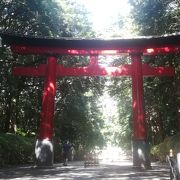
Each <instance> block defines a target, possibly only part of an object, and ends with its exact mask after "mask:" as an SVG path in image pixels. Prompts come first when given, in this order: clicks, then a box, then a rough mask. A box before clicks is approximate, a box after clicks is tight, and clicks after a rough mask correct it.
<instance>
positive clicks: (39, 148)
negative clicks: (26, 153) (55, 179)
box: [35, 139, 54, 167]
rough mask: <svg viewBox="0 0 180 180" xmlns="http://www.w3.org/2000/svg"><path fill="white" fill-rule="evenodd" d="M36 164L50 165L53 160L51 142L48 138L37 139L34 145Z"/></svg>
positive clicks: (39, 165) (40, 165) (41, 165)
mask: <svg viewBox="0 0 180 180" xmlns="http://www.w3.org/2000/svg"><path fill="white" fill-rule="evenodd" d="M35 155H36V164H37V166H38V167H51V166H53V161H54V150H53V143H52V141H50V140H47V139H44V140H39V139H38V140H37V141H36V147H35Z"/></svg>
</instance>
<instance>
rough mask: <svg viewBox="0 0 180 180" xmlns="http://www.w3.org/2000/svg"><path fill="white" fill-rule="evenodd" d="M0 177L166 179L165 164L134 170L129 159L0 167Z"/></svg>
mask: <svg viewBox="0 0 180 180" xmlns="http://www.w3.org/2000/svg"><path fill="white" fill-rule="evenodd" d="M0 179H4V180H7V179H13V180H39V179H45V180H73V179H75V180H90V179H93V180H96V179H108V180H167V179H169V169H168V167H167V166H166V165H162V164H157V163H156V164H152V170H135V169H133V168H132V164H131V163H130V162H129V161H121V162H113V163H103V164H100V165H99V166H89V167H87V168H84V166H83V162H71V163H69V165H68V166H67V167H64V166H62V164H56V165H54V167H53V168H51V169H38V168H33V167H30V166H27V167H17V168H5V169H0Z"/></svg>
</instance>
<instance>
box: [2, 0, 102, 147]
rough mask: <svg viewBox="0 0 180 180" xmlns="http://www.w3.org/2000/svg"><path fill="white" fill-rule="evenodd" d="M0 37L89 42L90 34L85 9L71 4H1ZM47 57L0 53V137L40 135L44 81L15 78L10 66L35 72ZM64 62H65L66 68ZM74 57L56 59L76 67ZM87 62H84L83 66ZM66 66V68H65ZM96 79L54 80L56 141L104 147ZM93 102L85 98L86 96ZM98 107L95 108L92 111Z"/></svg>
mask: <svg viewBox="0 0 180 180" xmlns="http://www.w3.org/2000/svg"><path fill="white" fill-rule="evenodd" d="M0 10H1V11H0V29H1V32H6V33H13V34H19V35H28V36H45V37H90V36H93V34H94V32H93V31H92V30H91V24H90V23H89V22H88V19H87V13H86V11H85V9H84V7H83V6H82V5H80V4H77V2H76V1H72V0H62V1H54V0H48V1H46V0H42V1H35V0H32V1H29V0H19V1H15V0H10V1H6V0H2V1H1V2H0ZM46 59H47V57H45V56H33V55H29V56H22V55H15V54H12V53H11V51H10V49H9V47H1V48H0V63H1V66H0V73H1V77H0V78H1V79H0V84H1V87H0V88H1V89H0V91H1V96H0V109H1V111H0V117H1V123H0V131H1V132H5V133H7V132H12V133H14V132H15V133H18V134H21V135H26V136H27V135H28V136H34V135H35V134H37V132H38V127H39V120H40V112H41V103H42V93H43V86H44V78H37V77H36V78H35V77H15V76H13V75H12V72H11V71H12V67H13V66H23V67H25V66H34V67H35V66H37V65H38V64H40V63H46ZM67 61H68V62H67ZM77 61H80V62H81V61H83V59H82V58H80V60H79V59H78V58H77V57H61V56H59V57H58V63H59V64H62V63H64V64H65V65H68V66H74V65H76V63H77ZM87 61H88V60H87V58H86V59H84V62H85V63H87ZM69 62H70V63H69ZM100 86H102V84H99V79H98V78H84V79H80V78H62V79H58V80H57V95H56V112H55V138H56V139H58V140H59V139H60V141H63V140H65V139H69V140H71V142H72V143H75V144H76V145H77V147H79V146H82V147H87V148H90V147H91V148H92V147H94V146H97V145H98V146H102V144H103V137H102V134H101V132H100V128H101V126H102V122H101V116H100V115H99V110H98V107H97V101H96V99H95V98H96V97H97V96H98V95H99V94H100V93H101V91H100V89H99V88H100ZM89 92H91V93H92V96H90V97H88V96H86V93H89ZM96 107H97V108H96Z"/></svg>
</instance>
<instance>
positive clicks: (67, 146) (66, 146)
mask: <svg viewBox="0 0 180 180" xmlns="http://www.w3.org/2000/svg"><path fill="white" fill-rule="evenodd" d="M71 148H72V146H71V144H70V143H69V142H68V141H65V143H64V144H63V165H64V166H67V162H68V158H69V153H70V150H71Z"/></svg>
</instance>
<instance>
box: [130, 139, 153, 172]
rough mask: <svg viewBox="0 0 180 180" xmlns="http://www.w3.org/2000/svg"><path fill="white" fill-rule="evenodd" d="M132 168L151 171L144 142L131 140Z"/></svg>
mask: <svg viewBox="0 0 180 180" xmlns="http://www.w3.org/2000/svg"><path fill="white" fill-rule="evenodd" d="M133 167H134V168H144V169H151V162H150V152H149V145H148V143H147V141H146V140H133Z"/></svg>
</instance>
